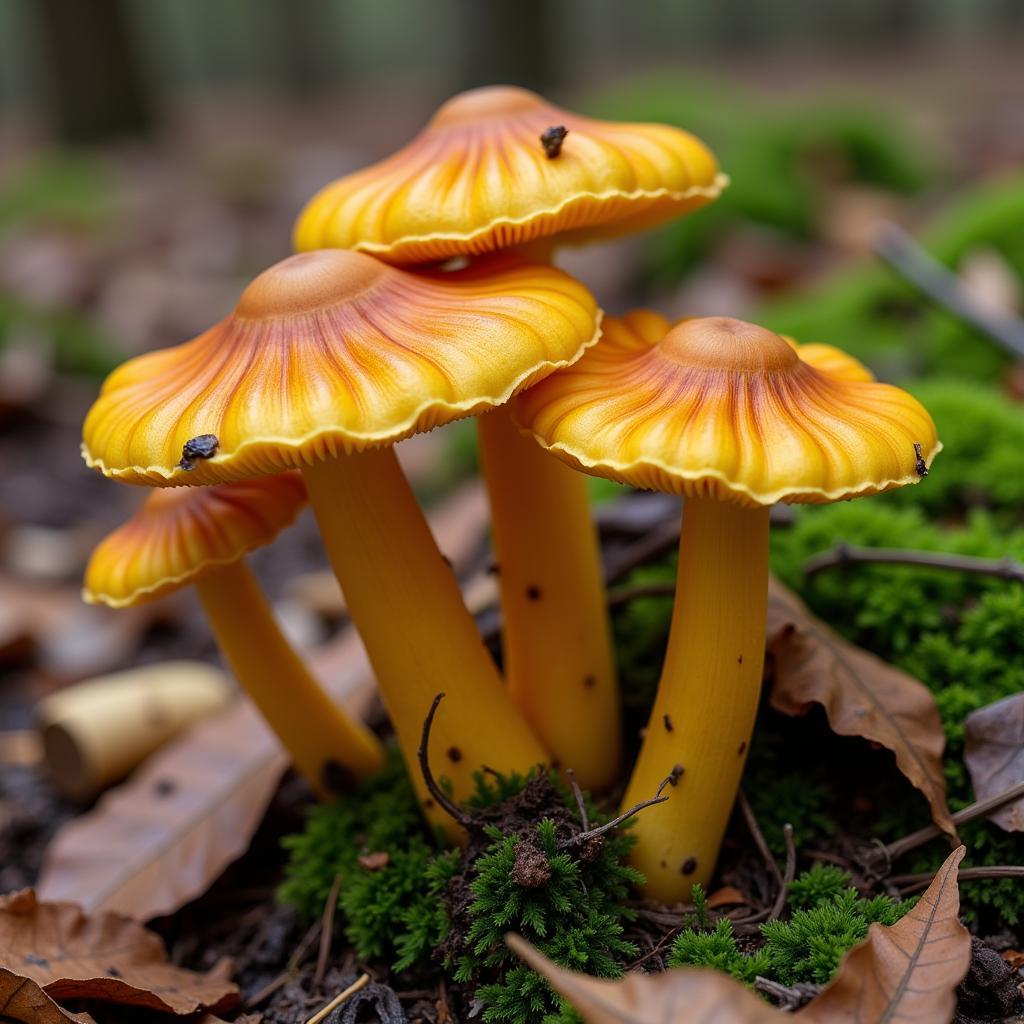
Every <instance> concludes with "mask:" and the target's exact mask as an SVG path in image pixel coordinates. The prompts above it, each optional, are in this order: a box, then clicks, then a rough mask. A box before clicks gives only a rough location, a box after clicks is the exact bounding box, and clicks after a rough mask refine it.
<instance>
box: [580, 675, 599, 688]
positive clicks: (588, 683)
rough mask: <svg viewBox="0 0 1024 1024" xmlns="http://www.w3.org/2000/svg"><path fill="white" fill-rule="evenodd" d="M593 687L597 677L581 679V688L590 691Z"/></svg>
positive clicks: (595, 684)
mask: <svg viewBox="0 0 1024 1024" xmlns="http://www.w3.org/2000/svg"><path fill="white" fill-rule="evenodd" d="M595 686H597V676H584V677H583V688H584V689H585V690H592V689H593V688H594V687H595Z"/></svg>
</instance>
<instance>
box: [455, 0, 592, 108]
mask: <svg viewBox="0 0 1024 1024" xmlns="http://www.w3.org/2000/svg"><path fill="white" fill-rule="evenodd" d="M556 8H557V4H555V3H553V2H552V0H458V5H457V7H456V11H457V12H458V20H459V26H460V28H459V31H460V37H461V38H460V43H461V45H460V58H461V68H460V71H461V76H462V86H463V88H473V87H475V86H478V85H522V86H525V87H526V88H528V89H536V90H538V91H540V92H543V91H544V90H546V89H549V88H550V87H551V86H553V85H557V84H558V81H559V79H560V77H561V76H560V75H559V73H558V60H559V54H560V53H561V51H562V50H563V49H564V48H566V47H571V46H572V39H571V38H564V39H563V38H561V32H560V26H558V25H557V24H555V23H553V22H555V21H557V18H555V19H553V18H552V12H553V10H554V9H556ZM555 13H556V14H557V11H556V10H555Z"/></svg>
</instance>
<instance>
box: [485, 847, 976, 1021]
mask: <svg viewBox="0 0 1024 1024" xmlns="http://www.w3.org/2000/svg"><path fill="white" fill-rule="evenodd" d="M963 857H964V848H963V847H962V846H961V847H960V848H959V849H957V850H955V851H954V852H953V853H952V854H950V856H949V858H948V859H947V860H946V862H945V864H943V865H942V867H941V868H940V869H939V871H938V873H937V874H936V876H935V878H934V879H933V881H932V884H931V885H930V886H929V887H928V890H927V892H925V894H924V895H923V896H922V897H921V899H920V901H919V902H918V904H917V906H916V907H914V908H913V910H911V911H910V912H909V913H908V914H906V915H905V916H904V917H903V918H901V919H900V920H899V921H897V922H896V924H894V925H892V926H891V927H884V926H883V925H879V924H873V925H872V926H871V928H870V930H869V932H868V937H867V940H866V941H864V942H862V943H861V944H860V945H859V946H857V947H855V948H854V949H852V950H851V951H850V952H849V953H848V954H847V956H846V958H845V959H844V960H843V962H842V964H841V965H840V967H839V973H838V974H837V975H836V977H835V978H834V979H833V981H832V983H831V985H829V986H828V988H826V989H825V990H824V991H823V992H822V993H821V994H820V995H818V996H817V997H816V998H815V999H814V1000H813V1001H812V1002H811V1003H810V1004H808V1005H807V1006H806V1007H805V1008H804V1009H803V1010H802V1011H800V1013H799V1016H800V1019H801V1021H803V1022H804V1024H842V1022H843V1021H849V1022H851V1024H852V1022H857V1024H882V1022H889V1024H899V1022H910V1021H928V1022H929V1024H944V1022H948V1021H950V1020H951V1019H952V1017H953V1010H954V1007H955V999H956V997H955V993H956V988H957V986H958V985H959V984H960V982H961V980H962V979H963V977H964V975H965V974H966V973H967V968H968V966H969V965H970V962H971V937H970V934H969V933H968V931H967V929H966V928H964V926H963V925H962V924H961V923H960V920H959V916H958V915H959V912H960V895H959V891H958V889H957V871H958V867H959V864H960V861H961V860H963ZM505 941H506V942H507V943H508V945H509V948H511V949H512V951H513V952H514V953H516V955H517V956H519V957H521V958H522V959H523V960H524V961H526V963H527V964H529V965H530V966H531V967H532V968H533V969H534V970H535V971H537V973H538V974H540V975H542V976H543V977H544V978H545V979H547V982H548V984H549V985H551V987H552V988H553V989H554V990H555V991H556V992H558V993H559V995H561V996H563V997H564V998H566V999H567V1000H569V1002H570V1003H572V1005H573V1006H574V1007H575V1008H576V1009H577V1010H578V1011H579V1012H580V1013H581V1014H582V1016H583V1019H584V1021H586V1024H669V1022H671V1024H782V1022H783V1021H785V1020H790V1019H792V1017H791V1015H790V1014H783V1013H782V1012H780V1011H779V1010H777V1009H775V1008H774V1007H772V1006H769V1005H768V1004H767V1003H765V1002H764V1001H763V1000H761V999H759V998H758V997H757V996H755V995H754V994H753V993H752V992H751V991H750V990H749V989H746V988H744V987H743V986H742V985H741V984H740V983H739V982H736V981H733V979H732V978H730V977H729V976H728V975H726V974H720V973H718V972H716V971H708V970H703V969H698V968H691V967H683V968H679V969H677V970H670V971H665V972H663V973H661V974H640V973H639V972H635V971H634V972H632V973H630V974H627V975H626V976H625V977H623V978H619V979H618V980H616V981H606V980H603V979H600V978H591V977H590V976H589V975H586V974H577V973H575V972H574V971H567V970H565V969H563V968H561V967H558V966H557V965H556V964H554V963H552V962H551V961H550V960H548V959H547V957H545V956H544V955H543V954H541V953H540V952H538V951H537V950H536V949H534V948H533V946H531V945H530V944H529V943H528V942H527V941H526V940H525V939H523V938H521V937H520V936H518V935H508V936H506V939H505Z"/></svg>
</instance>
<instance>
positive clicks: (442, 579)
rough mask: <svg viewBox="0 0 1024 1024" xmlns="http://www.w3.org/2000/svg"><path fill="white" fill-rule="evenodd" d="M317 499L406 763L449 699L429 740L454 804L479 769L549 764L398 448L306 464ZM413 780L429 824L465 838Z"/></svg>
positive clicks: (312, 497) (327, 538)
mask: <svg viewBox="0 0 1024 1024" xmlns="http://www.w3.org/2000/svg"><path fill="white" fill-rule="evenodd" d="M302 473H303V476H304V477H305V480H306V485H307V488H308V490H309V497H310V501H311V503H312V505H313V510H314V512H315V513H316V518H317V522H318V523H319V524H320V533H321V536H322V537H323V541H324V545H325V546H326V548H327V554H328V557H329V558H330V560H331V565H332V566H333V568H334V572H335V575H337V577H338V582H339V583H340V584H341V588H342V590H343V591H344V593H345V600H346V602H347V605H348V610H349V614H350V615H351V616H352V621H353V622H354V623H355V625H356V628H357V629H358V630H359V633H360V635H361V636H362V638H363V642H364V643H365V644H366V651H367V654H368V655H369V658H370V662H371V664H372V665H373V670H374V674H375V675H376V677H377V684H378V686H379V687H380V691H381V696H382V697H383V698H384V703H385V705H387V709H388V713H389V715H390V717H391V722H392V725H393V726H394V728H395V732H396V733H397V735H398V742H399V744H400V746H401V749H402V753H403V755H404V756H405V759H406V763H407V764H409V765H410V766H412V765H415V763H416V751H417V747H418V745H419V742H420V734H421V730H422V727H423V720H424V718H425V717H426V715H427V712H428V711H429V710H430V705H431V702H432V701H433V699H434V697H435V695H436V694H438V693H440V692H442V691H444V692H446V693H447V694H448V701H447V703H446V706H445V713H444V714H442V715H441V716H439V718H438V721H437V723H436V724H435V726H434V729H433V733H432V736H431V741H432V743H431V745H432V746H434V747H435V750H436V751H438V753H436V754H435V755H434V757H433V758H432V764H434V765H435V766H436V767H437V774H438V775H439V776H447V777H448V779H449V780H450V781H451V783H452V794H451V795H452V796H453V798H454V799H456V800H461V799H465V798H466V797H468V796H469V795H470V793H471V792H472V791H473V774H474V773H475V772H477V771H479V770H480V768H481V766H482V765H484V764H487V765H490V766H491V767H493V768H495V769H497V770H499V771H505V772H508V771H520V772H525V771H527V770H528V769H529V768H530V767H532V766H533V765H535V764H539V763H543V762H546V761H547V760H548V757H547V754H546V753H545V751H544V749H543V747H542V746H541V744H540V742H539V741H538V740H537V738H536V737H535V736H534V734H533V733H532V731H531V730H530V727H529V725H528V724H527V722H526V719H525V718H524V717H523V716H522V715H521V714H520V713H519V711H518V710H517V709H516V707H515V705H514V704H513V703H512V700H511V698H510V697H509V694H508V691H507V690H506V689H505V687H504V686H503V684H502V681H501V676H500V675H499V674H498V670H497V667H496V666H495V664H494V662H493V660H492V659H491V656H490V654H489V652H488V650H487V648H486V647H485V646H484V643H483V639H482V637H481V636H480V632H479V630H478V629H477V627H476V622H475V621H474V620H473V617H472V616H471V615H470V614H469V612H468V611H467V609H466V605H465V603H464V602H463V600H462V594H461V592H460V590H459V586H458V583H457V582H456V579H455V576H454V574H453V573H452V571H451V568H450V567H449V566H448V565H447V564H446V562H445V560H444V558H443V557H442V555H441V553H440V552H439V551H438V549H437V544H436V543H435V541H434V538H433V536H432V535H431V533H430V528H429V527H428V526H427V523H426V520H425V519H424V518H423V513H422V512H421V511H420V508H419V505H417V503H416V499H415V497H414V496H413V493H412V490H411V489H410V487H409V484H408V481H407V480H406V479H405V475H404V474H403V472H402V469H401V467H400V466H399V464H398V459H397V458H396V457H395V453H394V451H393V449H391V448H379V449H371V450H368V451H364V452H360V453H358V454H354V455H339V456H338V457H336V458H334V459H331V460H328V461H322V462H321V461H316V462H314V463H312V464H311V465H307V466H304V467H303V470H302ZM410 774H411V775H412V776H413V777H414V778H415V779H416V784H417V787H418V791H419V793H420V797H421V799H422V800H423V804H424V807H425V809H426V811H427V814H428V817H429V818H430V819H431V820H432V821H435V822H438V823H440V824H442V825H444V826H445V828H446V829H447V830H448V831H449V834H450V835H452V837H453V838H458V836H459V830H458V828H457V826H455V825H454V823H452V822H451V821H450V820H448V819H447V817H446V816H445V815H444V814H443V813H442V811H441V809H440V808H439V807H437V806H436V804H435V803H434V801H433V800H432V799H431V798H430V797H429V794H428V793H427V792H426V789H425V787H424V785H423V783H422V780H421V779H420V778H419V773H418V772H415V771H412V772H411V773H410Z"/></svg>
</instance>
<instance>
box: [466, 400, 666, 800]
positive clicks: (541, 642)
mask: <svg viewBox="0 0 1024 1024" xmlns="http://www.w3.org/2000/svg"><path fill="white" fill-rule="evenodd" d="M477 423H478V428H479V435H480V447H481V455H482V460H483V469H484V479H485V480H486V483H487V491H488V495H489V497H490V505H491V532H492V539H493V543H494V550H495V554H496V557H497V562H498V582H499V585H500V589H501V609H502V616H503V620H504V633H503V645H504V660H505V676H506V678H507V679H508V684H509V690H510V692H511V694H512V699H513V700H514V701H515V702H516V704H517V705H518V706H519V707H520V708H521V709H522V711H523V713H524V714H525V715H526V718H527V720H528V721H529V723H530V724H531V725H532V726H533V728H534V731H535V732H536V733H537V734H538V735H539V736H540V738H541V741H542V742H543V743H544V745H545V746H546V747H547V749H548V750H549V751H551V754H552V755H553V757H554V758H555V759H556V760H557V761H558V763H560V764H561V765H563V766H565V767H567V768H572V769H573V771H574V772H575V773H576V777H577V780H578V782H579V784H580V785H581V786H582V787H583V788H584V789H590V790H600V789H605V788H607V787H608V786H610V785H612V784H613V783H614V782H615V780H616V779H617V778H618V775H619V769H620V762H621V736H620V716H619V695H618V685H617V682H616V677H615V667H614V660H613V654H612V642H611V628H610V625H609V621H608V609H607V605H606V597H605V592H604V581H603V576H602V572H601V556H600V548H599V545H598V540H597V532H596V530H595V528H594V525H593V522H592V520H591V516H590V504H589V500H588V497H587V479H586V477H585V476H584V475H583V474H582V473H577V472H576V471H575V470H572V469H569V467H568V466H565V465H564V464H563V463H561V462H559V461H558V459H556V458H555V457H554V456H552V455H549V454H548V453H547V452H546V451H544V449H543V448H541V447H540V445H538V444H537V443H536V442H535V441H533V440H532V439H529V438H526V437H523V435H522V434H520V432H519V430H518V429H517V428H516V426H515V425H514V424H513V422H512V419H511V417H510V416H509V413H508V410H507V409H506V408H505V407H504V406H500V407H499V408H497V409H494V410H492V411H491V412H489V413H487V414H486V415H485V416H481V417H479V418H478V420H477ZM664 774H665V772H664V770H663V771H662V772H661V775H662V777H663V776H664ZM652 791H653V787H652ZM644 795H645V796H649V795H650V794H649V793H645V794H644Z"/></svg>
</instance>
